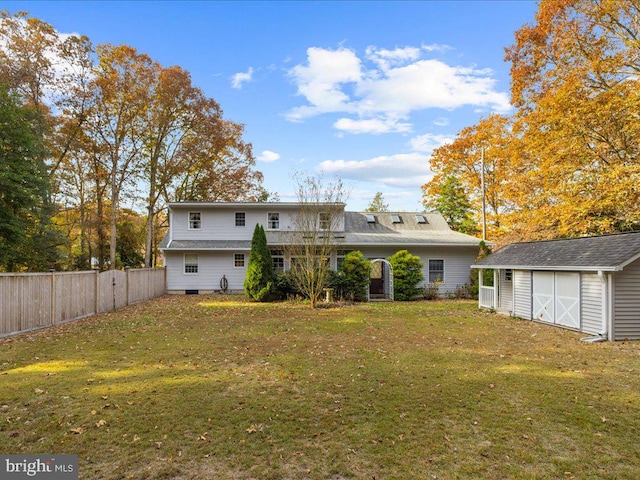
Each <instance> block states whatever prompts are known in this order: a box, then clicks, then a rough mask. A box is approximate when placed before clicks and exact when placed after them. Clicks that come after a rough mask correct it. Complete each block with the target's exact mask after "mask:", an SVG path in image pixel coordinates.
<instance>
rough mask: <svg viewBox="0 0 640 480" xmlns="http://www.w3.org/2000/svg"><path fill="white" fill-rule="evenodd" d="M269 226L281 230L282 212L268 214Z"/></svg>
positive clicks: (271, 228) (270, 228)
mask: <svg viewBox="0 0 640 480" xmlns="http://www.w3.org/2000/svg"><path fill="white" fill-rule="evenodd" d="M267 215H268V216H267V228H268V229H269V230H279V229H280V214H279V213H269V214H267Z"/></svg>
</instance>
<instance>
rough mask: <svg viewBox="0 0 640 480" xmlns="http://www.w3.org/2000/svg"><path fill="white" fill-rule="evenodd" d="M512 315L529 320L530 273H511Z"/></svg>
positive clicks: (517, 271)
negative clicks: (512, 292) (512, 291)
mask: <svg viewBox="0 0 640 480" xmlns="http://www.w3.org/2000/svg"><path fill="white" fill-rule="evenodd" d="M513 290H514V299H513V314H514V315H515V316H516V317H520V318H524V319H527V320H531V271H530V270H514V271H513Z"/></svg>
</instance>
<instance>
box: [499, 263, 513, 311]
mask: <svg viewBox="0 0 640 480" xmlns="http://www.w3.org/2000/svg"><path fill="white" fill-rule="evenodd" d="M499 295H500V307H499V308H501V309H503V310H508V311H509V312H513V272H512V276H511V280H507V270H506V269H501V270H500V292H499Z"/></svg>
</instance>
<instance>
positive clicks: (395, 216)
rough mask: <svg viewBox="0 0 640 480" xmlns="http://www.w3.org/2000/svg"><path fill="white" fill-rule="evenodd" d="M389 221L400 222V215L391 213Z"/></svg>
mask: <svg viewBox="0 0 640 480" xmlns="http://www.w3.org/2000/svg"><path fill="white" fill-rule="evenodd" d="M391 221H392V222H393V223H402V217H400V215H395V214H393V215H391Z"/></svg>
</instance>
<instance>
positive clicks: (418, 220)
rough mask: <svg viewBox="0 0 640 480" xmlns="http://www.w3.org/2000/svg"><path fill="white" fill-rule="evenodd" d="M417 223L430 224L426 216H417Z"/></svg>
mask: <svg viewBox="0 0 640 480" xmlns="http://www.w3.org/2000/svg"><path fill="white" fill-rule="evenodd" d="M416 222H418V223H429V222H427V217H425V216H424V215H416Z"/></svg>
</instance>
